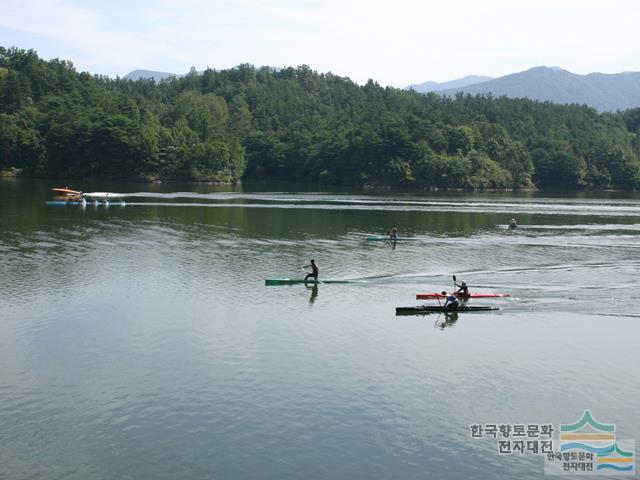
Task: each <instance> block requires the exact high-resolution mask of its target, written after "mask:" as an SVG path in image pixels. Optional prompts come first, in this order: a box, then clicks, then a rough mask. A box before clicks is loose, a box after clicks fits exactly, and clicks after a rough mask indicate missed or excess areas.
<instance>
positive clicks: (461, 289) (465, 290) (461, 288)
mask: <svg viewBox="0 0 640 480" xmlns="http://www.w3.org/2000/svg"><path fill="white" fill-rule="evenodd" d="M456 287H458V290H456V291H455V293H454V295H460V296H463V297H468V296H469V287H467V283H466V282H464V281H463V282H460V284H457V283H456Z"/></svg>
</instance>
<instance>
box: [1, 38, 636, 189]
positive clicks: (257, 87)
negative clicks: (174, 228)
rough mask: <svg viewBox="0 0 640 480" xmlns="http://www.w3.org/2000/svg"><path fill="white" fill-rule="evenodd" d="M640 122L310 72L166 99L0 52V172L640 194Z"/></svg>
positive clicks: (176, 88) (238, 73)
mask: <svg viewBox="0 0 640 480" xmlns="http://www.w3.org/2000/svg"><path fill="white" fill-rule="evenodd" d="M639 133H640V109H634V110H628V111H625V112H617V113H602V114H600V113H598V112H597V111H596V110H595V109H593V108H590V107H587V106H584V105H556V104H552V103H549V102H539V101H533V100H528V99H508V98H506V97H500V98H494V97H492V96H490V95H477V96H471V95H462V94H460V95H458V96H456V97H455V98H449V97H443V96H440V95H437V94H434V93H432V94H428V95H422V94H418V93H416V92H412V91H405V90H401V89H396V88H391V87H386V88H385V87H381V86H380V85H378V84H377V83H375V82H374V81H372V80H369V81H368V82H367V83H366V84H365V85H358V84H356V83H354V82H352V81H351V80H349V79H348V78H345V77H340V76H337V75H334V74H332V73H317V72H315V71H313V70H311V69H310V68H309V67H307V66H301V67H298V68H284V69H273V68H269V67H261V68H255V67H253V66H252V65H239V66H238V67H236V68H233V69H229V70H222V71H216V70H212V69H208V70H206V71H204V72H203V73H201V74H200V73H197V72H196V71H195V70H194V69H192V70H191V72H190V73H189V74H188V75H186V76H184V77H181V78H171V79H169V80H164V81H162V82H160V83H159V84H156V83H155V82H154V81H153V80H150V79H149V80H146V79H143V80H138V81H131V80H124V79H119V78H117V79H112V78H109V77H104V76H96V75H90V74H88V73H86V72H77V71H76V70H75V68H74V67H73V65H72V64H71V63H70V62H68V61H64V60H59V59H54V60H50V61H45V60H42V59H40V58H39V57H38V55H37V53H36V52H34V51H33V50H21V49H17V48H9V49H6V48H3V47H0V171H3V170H4V171H7V170H9V169H13V170H14V171H20V172H22V173H23V174H25V175H30V176H47V177H67V178H69V177H77V178H89V177H91V178H113V179H115V178H128V179H141V180H152V179H188V180H195V181H238V180H240V179H243V178H246V179H266V180H290V181H300V182H315V183H324V184H343V185H371V186H404V187H416V188H462V189H523V188H533V187H538V188H550V187H564V188H622V189H635V188H638V187H640V135H639Z"/></svg>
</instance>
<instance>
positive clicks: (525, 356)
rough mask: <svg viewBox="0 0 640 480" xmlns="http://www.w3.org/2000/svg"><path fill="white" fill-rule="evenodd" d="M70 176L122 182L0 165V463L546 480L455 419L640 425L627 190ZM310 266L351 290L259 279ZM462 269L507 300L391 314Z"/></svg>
mask: <svg viewBox="0 0 640 480" xmlns="http://www.w3.org/2000/svg"><path fill="white" fill-rule="evenodd" d="M74 185H76V186H79V187H82V188H83V189H85V190H94V189H95V190H101V191H102V190H106V191H115V192H123V193H129V194H131V196H128V197H127V198H126V202H127V205H126V206H124V207H120V206H114V205H112V206H109V207H105V206H97V207H94V206H88V207H87V208H81V207H75V206H48V205H46V204H45V201H46V200H48V199H49V198H50V192H49V188H51V187H54V186H61V185H60V184H58V185H56V184H55V182H47V181H26V180H25V181H14V180H6V179H5V180H0V478H7V479H28V478H29V479H30V478H46V479H83V480H84V479H116V478H117V479H141V478H154V479H160V478H166V479H175V478H189V479H213V478H219V479H283V478H286V479H289V478H295V479H298V478H300V479H307V478H317V479H354V478H363V479H364V478H367V479H369V478H376V479H391V478H398V479H400V478H401V479H423V478H441V479H459V478H492V479H502V478H504V479H512V478H521V479H533V478H542V477H543V476H544V466H543V464H544V460H543V456H540V455H532V454H525V455H523V454H518V453H516V454H512V455H499V454H498V452H497V450H498V449H497V440H494V439H492V438H487V437H485V438H471V435H470V425H472V424H482V425H486V424H553V425H554V426H556V427H557V426H558V425H560V424H569V423H574V422H576V421H577V420H579V419H580V418H581V416H582V414H583V412H584V410H587V409H589V410H590V411H591V413H592V414H593V416H594V417H595V418H596V419H597V420H598V421H600V422H603V423H615V424H616V435H618V436H619V437H625V438H635V439H637V440H640V415H638V404H639V403H640V379H639V376H638V365H640V349H639V348H638V342H639V339H640V311H639V310H638V307H637V305H638V300H640V289H639V288H638V283H637V275H638V270H639V267H640V243H639V242H638V238H637V237H638V234H640V197H639V196H638V195H633V194H601V195H583V196H577V195H573V196H545V195H542V194H444V193H442V194H407V193H404V194H402V193H392V192H388V193H379V192H375V193H372V192H364V191H360V192H357V191H345V192H331V193H322V192H317V191H303V190H302V189H300V190H298V191H293V190H292V189H291V188H290V187H288V188H284V187H277V188H255V189H252V188H251V187H250V186H245V187H189V186H180V185H173V184H171V185H170V184H166V185H160V186H157V185H155V186H152V185H121V184H120V185H114V184H108V183H104V184H87V183H85V184H83V185H78V182H76V183H75V184H73V185H72V184H71V183H70V186H72V187H73V186H74ZM511 217H516V218H517V219H518V221H519V223H520V224H521V225H522V228H518V229H515V230H508V229H502V228H496V224H505V223H507V222H508V221H509V220H510V219H511ZM392 224H397V225H399V227H400V232H401V236H406V237H411V238H412V239H413V240H412V241H406V242H402V241H400V242H398V243H397V244H396V245H395V246H394V245H391V244H389V243H387V242H367V241H366V237H367V236H370V235H375V234H381V233H383V232H385V231H386V230H388V228H389V227H390V226H391V225H392ZM311 258H314V259H315V260H316V261H317V262H318V264H319V265H320V272H321V273H320V278H321V279H322V278H325V279H347V280H352V281H354V283H352V284H320V285H318V286H316V287H315V288H312V287H311V286H305V285H292V286H275V287H274V286H265V282H264V281H265V279H266V278H281V277H290V278H302V276H304V274H305V272H304V271H303V270H302V268H301V267H302V266H303V265H306V264H308V263H309V260H310V259H311ZM454 274H455V275H456V276H457V278H458V280H466V281H467V283H468V284H469V285H471V289H472V291H480V292H506V293H510V294H511V295H512V297H510V298H507V299H497V300H492V299H489V300H482V301H481V300H474V301H473V303H472V305H494V306H499V307H501V310H500V311H497V312H489V313H476V314H460V315H459V317H458V318H457V319H456V318H453V317H445V316H443V315H437V314H436V315H423V316H399V317H397V316H396V315H395V307H397V306H411V305H416V304H419V303H424V302H420V301H417V300H416V299H415V294H416V293H419V292H435V291H441V290H443V289H447V290H450V289H451V287H452V275H454ZM355 281H357V282H355ZM431 303H433V304H437V301H432V302H431Z"/></svg>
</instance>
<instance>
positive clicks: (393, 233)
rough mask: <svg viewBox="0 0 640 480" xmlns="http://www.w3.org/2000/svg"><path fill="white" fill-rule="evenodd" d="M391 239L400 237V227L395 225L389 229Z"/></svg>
mask: <svg viewBox="0 0 640 480" xmlns="http://www.w3.org/2000/svg"><path fill="white" fill-rule="evenodd" d="M389 239H390V240H397V239H398V227H396V226H395V225H394V226H393V227H391V230H389Z"/></svg>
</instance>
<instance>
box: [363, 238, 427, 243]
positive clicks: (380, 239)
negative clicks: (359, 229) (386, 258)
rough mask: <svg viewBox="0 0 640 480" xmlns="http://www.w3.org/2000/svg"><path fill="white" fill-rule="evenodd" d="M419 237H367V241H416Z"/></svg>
mask: <svg viewBox="0 0 640 480" xmlns="http://www.w3.org/2000/svg"><path fill="white" fill-rule="evenodd" d="M416 240H417V238H411V237H396V238H391V237H367V242H415V241H416Z"/></svg>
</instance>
